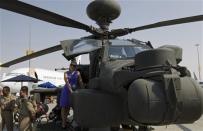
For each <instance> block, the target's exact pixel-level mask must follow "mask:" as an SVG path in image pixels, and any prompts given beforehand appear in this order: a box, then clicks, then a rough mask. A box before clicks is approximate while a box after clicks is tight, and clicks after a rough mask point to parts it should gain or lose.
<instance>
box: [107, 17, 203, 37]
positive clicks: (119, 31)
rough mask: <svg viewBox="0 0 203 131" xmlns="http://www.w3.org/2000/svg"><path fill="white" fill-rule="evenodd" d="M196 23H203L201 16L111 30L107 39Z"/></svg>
mask: <svg viewBox="0 0 203 131" xmlns="http://www.w3.org/2000/svg"><path fill="white" fill-rule="evenodd" d="M198 21H203V15H197V16H191V17H185V18H179V19H173V20H167V21H161V22H157V23H154V24H149V25H144V26H140V27H135V28H124V29H115V30H112V31H111V32H109V38H116V37H118V36H124V35H127V34H129V33H132V32H136V31H141V30H147V29H152V28H158V27H163V26H171V25H177V24H185V23H190V22H198Z"/></svg>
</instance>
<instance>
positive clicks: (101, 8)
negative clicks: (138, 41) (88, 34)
mask: <svg viewBox="0 0 203 131" xmlns="http://www.w3.org/2000/svg"><path fill="white" fill-rule="evenodd" d="M120 12H121V7H120V5H119V4H118V2H116V0H95V1H93V2H91V3H90V4H89V5H88V7H87V15H88V17H89V18H90V19H92V20H94V21H96V22H97V24H98V25H99V26H100V28H102V29H103V30H108V27H109V24H110V23H111V21H112V20H114V19H116V18H118V16H119V15H120Z"/></svg>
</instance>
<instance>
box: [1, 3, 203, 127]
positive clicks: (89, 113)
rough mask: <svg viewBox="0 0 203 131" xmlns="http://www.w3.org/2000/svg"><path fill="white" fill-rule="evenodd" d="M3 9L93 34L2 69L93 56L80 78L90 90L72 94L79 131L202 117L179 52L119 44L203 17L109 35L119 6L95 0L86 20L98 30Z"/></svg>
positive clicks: (31, 11) (202, 100) (17, 8)
mask: <svg viewBox="0 0 203 131" xmlns="http://www.w3.org/2000/svg"><path fill="white" fill-rule="evenodd" d="M0 8H2V9H6V10H9V11H13V12H16V13H19V14H22V15H26V16H30V17H33V18H36V19H39V20H42V21H46V22H49V23H52V24H56V25H60V26H66V27H71V28H77V29H82V30H85V31H87V32H89V33H91V34H92V35H91V36H87V37H83V38H80V39H73V40H65V41H61V44H60V45H56V46H53V47H50V48H47V49H44V50H41V51H38V52H35V53H33V54H30V55H27V56H23V57H21V58H18V59H15V60H12V61H10V62H6V63H4V64H1V67H9V66H11V65H14V64H17V63H20V62H22V61H26V60H29V59H32V58H36V57H39V56H41V55H45V54H48V53H52V52H55V51H58V50H62V49H63V50H64V54H63V56H64V57H65V58H67V59H68V60H71V59H73V58H75V57H77V56H79V55H82V54H87V53H89V54H90V64H89V65H84V66H82V65H81V67H84V68H83V70H81V72H85V73H88V75H87V76H88V78H87V81H86V83H87V89H81V90H77V91H75V92H74V93H73V94H72V103H73V108H74V119H75V121H76V122H77V123H78V124H79V125H80V126H82V127H87V128H104V127H111V126H119V125H120V124H125V125H132V126H139V127H141V128H139V129H138V130H148V128H147V127H148V126H151V125H156V126H158V125H169V124H184V123H193V122H194V121H196V120H198V119H199V118H200V117H201V115H202V112H203V92H202V90H201V88H200V86H199V85H198V83H197V82H196V81H195V80H193V79H192V78H191V77H190V73H189V71H188V69H187V68H186V67H182V66H180V65H178V64H179V63H180V61H181V60H182V49H181V48H180V47H178V46H170V45H168V46H162V47H159V48H157V49H154V48H153V47H152V45H151V43H150V42H141V41H139V40H135V39H132V40H120V39H117V38H118V37H120V36H124V35H127V34H129V33H133V32H136V31H141V30H147V29H152V28H158V27H164V26H170V25H177V24H184V23H190V22H197V21H202V20H203V15H198V16H191V17H186V18H180V19H174V20H167V21H161V22H158V23H154V24H149V25H145V26H141V27H135V28H124V29H114V30H109V26H110V23H112V20H114V19H116V18H117V17H118V16H119V15H120V12H121V8H120V5H119V4H118V3H117V2H116V1H115V0H95V1H92V2H91V3H90V4H89V5H88V7H87V15H88V16H89V18H90V19H92V20H94V21H96V23H97V24H98V26H99V28H96V27H93V26H88V25H86V24H83V23H81V22H78V21H75V20H73V19H70V18H67V17H64V16H61V15H59V14H56V13H53V12H50V11H47V10H44V9H42V8H39V7H36V6H33V5H30V4H27V3H24V2H21V1H17V0H1V1H0ZM134 130H136V128H134Z"/></svg>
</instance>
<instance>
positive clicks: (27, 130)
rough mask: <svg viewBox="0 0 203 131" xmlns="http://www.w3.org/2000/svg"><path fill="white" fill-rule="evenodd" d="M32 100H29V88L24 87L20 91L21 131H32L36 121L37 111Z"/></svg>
mask: <svg viewBox="0 0 203 131" xmlns="http://www.w3.org/2000/svg"><path fill="white" fill-rule="evenodd" d="M35 106H36V105H34V104H33V102H32V101H31V100H29V99H28V87H27V86H23V87H21V90H20V100H19V102H18V107H19V117H20V118H19V128H20V131H31V130H32V122H33V120H34V119H35V115H36V109H35Z"/></svg>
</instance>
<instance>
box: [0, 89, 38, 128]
mask: <svg viewBox="0 0 203 131" xmlns="http://www.w3.org/2000/svg"><path fill="white" fill-rule="evenodd" d="M0 107H1V118H2V124H1V130H2V131H3V129H5V128H6V130H7V131H13V128H14V123H13V121H14V118H13V116H14V114H15V113H16V112H18V113H19V130H20V131H31V130H32V126H31V125H32V121H33V120H34V119H35V114H36V111H37V105H36V102H35V101H34V100H31V99H29V97H28V87H27V86H22V87H21V90H20V97H18V98H16V97H15V96H13V95H12V94H11V93H10V88H9V87H8V86H5V87H3V90H2V95H1V96H0Z"/></svg>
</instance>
